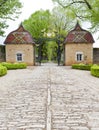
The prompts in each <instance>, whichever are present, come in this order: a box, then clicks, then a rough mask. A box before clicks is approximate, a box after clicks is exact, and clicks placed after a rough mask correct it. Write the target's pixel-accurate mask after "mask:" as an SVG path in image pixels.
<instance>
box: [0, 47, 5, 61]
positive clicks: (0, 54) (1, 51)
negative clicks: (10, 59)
mask: <svg viewBox="0 0 99 130" xmlns="http://www.w3.org/2000/svg"><path fill="white" fill-rule="evenodd" d="M4 61H5V46H4V45H0V62H4Z"/></svg>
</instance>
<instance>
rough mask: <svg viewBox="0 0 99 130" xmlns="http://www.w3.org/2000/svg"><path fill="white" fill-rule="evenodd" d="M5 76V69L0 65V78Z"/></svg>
mask: <svg viewBox="0 0 99 130" xmlns="http://www.w3.org/2000/svg"><path fill="white" fill-rule="evenodd" d="M6 74H7V68H6V67H5V66H2V65H1V64H0V76H3V75H6Z"/></svg>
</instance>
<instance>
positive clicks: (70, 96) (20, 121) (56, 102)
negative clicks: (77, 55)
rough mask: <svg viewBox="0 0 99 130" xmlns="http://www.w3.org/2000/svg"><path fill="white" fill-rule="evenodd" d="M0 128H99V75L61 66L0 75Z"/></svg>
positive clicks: (31, 129) (44, 129) (87, 129)
mask: <svg viewBox="0 0 99 130" xmlns="http://www.w3.org/2000/svg"><path fill="white" fill-rule="evenodd" d="M0 130H99V79H98V78H95V77H93V76H91V75H90V72H88V71H80V70H72V69H70V67H63V66H60V67H58V66H51V65H50V66H39V67H33V68H32V67H29V68H28V69H26V70H16V71H15V70H12V71H9V72H8V74H7V75H6V76H4V77H0Z"/></svg>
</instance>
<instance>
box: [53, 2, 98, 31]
mask: <svg viewBox="0 0 99 130" xmlns="http://www.w3.org/2000/svg"><path fill="white" fill-rule="evenodd" d="M53 1H54V2H57V3H58V4H59V5H60V6H61V7H63V8H64V9H66V10H71V11H72V12H73V13H74V14H75V17H77V18H78V19H79V20H81V21H82V20H83V21H89V22H90V23H91V25H92V29H93V31H95V32H96V31H98V30H99V17H98V16H99V0H53Z"/></svg>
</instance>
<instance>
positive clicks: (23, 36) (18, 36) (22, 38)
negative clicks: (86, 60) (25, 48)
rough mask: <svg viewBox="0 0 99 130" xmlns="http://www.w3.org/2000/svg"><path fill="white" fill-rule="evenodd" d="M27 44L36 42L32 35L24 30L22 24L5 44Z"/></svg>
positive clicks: (8, 37) (9, 36)
mask: <svg viewBox="0 0 99 130" xmlns="http://www.w3.org/2000/svg"><path fill="white" fill-rule="evenodd" d="M24 43H25V44H27V43H34V40H33V38H32V36H31V35H30V33H29V32H28V31H26V30H25V29H24V27H23V26H22V24H21V25H20V26H19V28H18V29H17V30H15V31H13V32H11V33H9V35H8V36H7V38H6V40H5V42H4V44H24Z"/></svg>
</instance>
